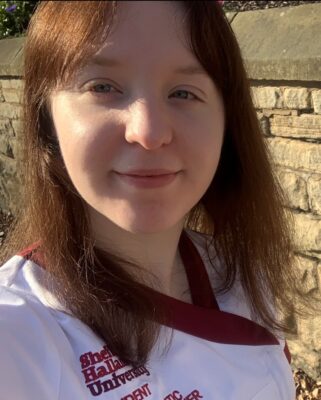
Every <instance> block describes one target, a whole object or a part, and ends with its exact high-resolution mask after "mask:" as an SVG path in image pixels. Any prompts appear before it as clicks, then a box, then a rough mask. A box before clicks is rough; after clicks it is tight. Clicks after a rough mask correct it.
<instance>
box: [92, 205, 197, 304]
mask: <svg viewBox="0 0 321 400" xmlns="http://www.w3.org/2000/svg"><path fill="white" fill-rule="evenodd" d="M90 219H91V225H92V230H93V234H94V237H95V242H96V246H97V247H99V248H101V249H103V250H105V251H107V252H109V253H111V254H116V255H120V256H121V258H123V259H125V260H130V261H132V262H134V263H135V264H137V265H138V266H139V267H142V268H143V269H144V270H145V271H146V272H147V278H149V276H150V275H151V276H152V277H155V278H156V284H154V283H153V284H150V285H151V286H155V289H157V290H159V291H160V292H162V293H164V294H167V295H169V296H172V297H175V298H178V299H181V300H185V301H190V296H189V294H187V293H186V291H187V289H188V283H187V279H186V274H185V268H184V265H183V263H182V261H181V257H180V254H179V250H178V243H179V238H180V235H181V233H182V230H183V226H184V221H180V222H179V223H177V224H176V225H175V226H173V227H171V228H170V229H168V230H166V231H162V232H157V233H147V234H144V233H132V232H128V231H126V230H124V229H122V228H120V227H118V226H116V225H115V224H114V223H112V222H111V221H109V220H107V219H106V218H101V215H99V214H98V213H97V212H96V211H95V210H90ZM137 278H138V279H141V277H139V276H138V277H137ZM152 281H153V282H155V279H152ZM147 282H150V279H147ZM147 284H149V283H147Z"/></svg>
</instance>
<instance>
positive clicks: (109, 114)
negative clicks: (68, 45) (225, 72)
mask: <svg viewBox="0 0 321 400" xmlns="http://www.w3.org/2000/svg"><path fill="white" fill-rule="evenodd" d="M119 6H120V7H119V11H118V18H117V21H116V23H115V26H114V29H113V31H112V32H111V34H110V35H109V37H108V39H107V41H106V42H105V44H104V46H103V47H102V48H101V49H100V50H99V52H98V53H96V54H95V55H94V56H92V58H91V59H90V61H89V62H88V64H87V65H86V66H85V67H84V68H82V69H81V70H79V71H78V73H77V74H76V76H75V79H74V82H71V84H70V87H68V88H65V89H63V90H57V91H55V92H54V93H53V94H52V96H51V112H52V117H53V122H54V126H55V130H56V134H57V137H58V140H59V144H60V148H61V153H62V156H63V159H64V162H65V165H66V168H67V171H68V173H69V176H70V178H71V180H72V182H73V184H74V186H75V187H76V189H77V190H78V192H79V194H80V196H81V197H82V198H83V199H84V201H85V202H86V203H87V204H88V206H89V210H90V212H91V213H92V215H95V218H96V220H97V216H98V219H99V223H101V224H104V223H106V226H107V224H110V223H113V224H116V225H117V226H118V227H120V228H123V229H125V230H127V231H130V232H133V233H151V232H160V231H163V230H166V229H169V228H171V227H173V226H174V225H177V224H179V223H182V220H183V219H184V217H185V216H186V214H187V213H188V212H189V211H190V210H191V208H192V207H193V206H194V205H195V204H197V203H198V201H199V200H200V199H201V197H202V196H203V194H204V193H205V192H206V190H207V188H208V186H209V185H210V183H211V181H212V179H213V176H214V174H215V171H216V169H217V165H218V161H219V157H220V152H221V147H222V141H223V131H224V108H223V102H222V98H221V96H220V94H219V93H218V90H217V89H216V87H215V85H214V83H213V82H212V80H211V79H210V77H209V76H208V75H207V74H206V73H205V71H204V70H203V68H202V67H201V65H200V64H199V62H198V61H197V59H196V57H195V56H194V54H193V53H192V52H191V50H189V48H188V47H187V45H186V44H185V43H186V32H185V30H184V28H183V25H182V18H183V12H182V10H181V9H180V8H179V5H178V4H177V3H175V2H167V1H164V2H163V1H157V2H154V1H133V2H132V1H130V2H127V1H126V2H119Z"/></svg>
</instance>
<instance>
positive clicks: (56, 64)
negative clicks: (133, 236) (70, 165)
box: [6, 0, 305, 364]
mask: <svg viewBox="0 0 321 400" xmlns="http://www.w3.org/2000/svg"><path fill="white" fill-rule="evenodd" d="M180 3H181V5H182V7H184V10H185V12H186V20H185V21H186V24H187V27H188V31H189V33H190V45H191V49H192V50H193V52H194V54H195V55H196V57H197V58H198V60H199V62H200V63H201V65H202V66H203V67H204V69H205V70H206V71H207V72H208V74H209V76H211V77H212V79H213V81H214V82H215V84H216V86H217V88H218V89H219V91H220V92H221V94H222V96H223V99H224V105H225V117H226V130H225V137H224V143H223V148H222V154H221V158H220V162H219V166H218V170H217V172H216V175H215V177H214V179H213V182H212V183H211V185H210V187H209V189H208V190H207V192H206V193H205V195H204V196H203V198H202V199H201V200H200V202H199V204H197V205H196V206H195V207H194V208H193V210H191V212H190V214H189V218H188V221H187V227H188V228H191V229H194V230H198V231H201V232H206V233H208V234H210V235H211V236H212V244H213V246H214V248H215V250H216V252H217V254H218V258H219V259H220V260H221V262H223V263H224V265H225V266H226V274H225V276H224V282H223V284H222V285H221V287H220V288H218V290H217V291H218V292H220V291H227V290H229V288H230V287H231V286H232V285H233V283H234V280H235V277H236V274H238V275H239V277H240V279H241V282H242V285H243V287H244V289H245V293H246V295H247V297H248V299H249V302H250V304H251V305H252V308H253V310H254V311H255V312H256V314H257V315H258V316H259V317H260V318H261V320H262V323H264V324H266V325H267V326H268V327H270V328H271V329H283V330H285V331H288V330H289V328H288V326H287V325H286V324H285V323H284V322H281V321H280V320H279V319H278V318H276V316H275V314H274V312H272V311H271V307H270V306H271V299H272V300H273V303H274V306H275V307H276V309H277V310H281V311H283V314H284V315H287V314H288V312H289V311H291V310H292V309H293V307H294V306H293V303H294V302H293V296H294V295H296V293H297V290H296V287H295V282H296V279H294V278H293V273H294V268H293V265H292V262H293V253H292V245H291V235H290V232H291V230H290V224H289V219H288V218H287V216H286V212H285V210H284V208H283V207H282V206H281V204H282V203H284V199H283V194H282V191H281V189H280V187H279V185H278V183H277V181H276V179H275V178H274V176H273V173H272V170H271V166H270V162H269V157H268V152H267V149H266V146H265V143H264V140H263V137H262V134H261V132H260V128H259V125H258V121H257V117H256V113H255V110H254V107H253V105H252V101H251V97H250V88H249V82H248V79H247V76H246V73H245V70H244V66H243V63H242V59H241V54H240V50H239V47H238V44H237V41H236V39H235V37H234V34H233V31H232V30H231V28H230V25H229V23H228V21H227V19H226V17H225V15H224V12H223V11H222V10H221V8H220V6H219V5H218V4H217V2H215V1H214V2H210V1H199V0H197V1H188V2H180ZM116 11H117V2H115V1H108V2H106V1H81V2H78V1H63V2H55V1H43V2H41V3H40V5H39V6H38V8H37V11H36V13H35V14H34V16H33V18H32V21H31V24H30V27H29V31H28V37H27V40H26V44H25V75H24V79H25V92H24V147H23V148H24V164H23V167H24V169H25V174H24V178H25V194H24V196H23V198H24V199H25V203H26V204H25V205H24V209H23V216H21V218H19V219H18V223H17V225H16V226H15V227H14V229H13V230H12V232H11V236H10V240H9V241H8V243H7V247H6V254H7V255H8V252H10V251H16V250H17V247H19V248H21V246H27V245H30V243H33V242H35V241H37V240H39V239H41V246H40V248H41V249H43V253H44V255H45V264H46V269H47V270H48V271H49V272H50V273H51V274H52V275H54V276H55V278H56V279H57V281H58V282H59V283H60V285H61V290H60V291H58V292H57V293H56V295H57V296H58V298H59V299H60V300H61V301H62V302H65V303H66V304H67V305H68V307H69V309H70V310H71V312H72V313H73V314H74V315H75V316H77V317H78V318H79V319H80V320H82V321H83V322H85V323H86V324H87V325H88V326H90V327H91V328H92V329H93V330H94V331H95V332H96V333H97V334H98V335H99V336H100V337H101V338H103V339H104V340H105V341H106V343H107V344H108V346H109V348H110V350H111V351H112V352H114V353H115V354H117V355H118V356H119V357H120V358H121V359H122V360H123V361H126V362H130V363H132V364H138V363H142V362H144V361H146V359H147V357H148V354H149V351H150V350H151V348H152V346H153V345H154V343H155V340H156V339H157V337H158V331H159V326H158V325H157V324H156V323H152V322H151V321H153V320H155V318H156V319H158V320H161V311H160V310H155V307H154V305H153V304H152V303H151V301H150V299H149V296H148V294H147V293H146V291H145V290H144V285H143V283H144V282H137V281H136V280H135V279H134V277H133V275H132V274H131V273H130V271H131V269H130V268H124V267H123V266H121V261H122V260H120V259H119V258H117V257H116V256H115V255H113V254H106V253H104V252H102V251H101V250H99V249H97V248H95V247H94V245H93V240H92V238H91V235H90V231H89V220H88V216H87V214H86V209H85V207H84V203H83V201H82V199H81V198H80V196H79V195H78V193H77V192H76V190H75V189H74V187H73V185H72V183H71V181H70V179H69V177H68V174H67V172H66V170H65V167H64V164H63V161H62V157H61V155H60V152H59V146H58V144H57V142H56V139H55V137H54V135H53V132H52V130H53V129H52V122H51V118H50V115H49V113H48V109H47V106H46V101H47V99H48V97H49V93H50V91H51V90H52V89H53V88H54V87H55V86H56V85H57V84H58V83H61V82H64V81H66V80H67V78H68V76H70V75H72V74H73V73H74V72H75V70H76V69H77V68H79V66H80V65H81V64H82V63H83V62H84V61H86V60H87V59H88V57H89V56H90V55H91V54H93V52H95V51H96V49H98V48H99V46H100V45H101V44H102V43H103V41H104V40H105V39H106V37H107V35H108V32H109V29H110V27H111V26H112V24H113V18H114V16H115V14H116ZM106 21H108V24H106ZM84 44H85V46H84ZM214 227H215V229H214ZM213 267H214V268H215V267H216V265H215V264H213ZM304 301H305V300H304V298H302V299H301V302H304ZM128 343H131V344H132V346H129V345H128Z"/></svg>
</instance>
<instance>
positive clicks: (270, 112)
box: [263, 108, 294, 118]
mask: <svg viewBox="0 0 321 400" xmlns="http://www.w3.org/2000/svg"><path fill="white" fill-rule="evenodd" d="M293 111H294V110H282V109H274V110H269V109H266V108H265V109H264V110H263V115H265V116H266V117H268V118H270V117H271V116H272V115H292V113H293Z"/></svg>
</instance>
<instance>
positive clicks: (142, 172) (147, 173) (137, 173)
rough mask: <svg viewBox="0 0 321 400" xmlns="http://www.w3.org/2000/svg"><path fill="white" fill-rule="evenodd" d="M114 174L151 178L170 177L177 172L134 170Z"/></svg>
mask: <svg viewBox="0 0 321 400" xmlns="http://www.w3.org/2000/svg"><path fill="white" fill-rule="evenodd" d="M115 172H116V173H117V174H119V175H127V176H138V177H139V176H142V177H143V176H145V177H149V176H150V177H153V176H162V175H172V174H176V173H177V172H178V171H171V170H168V169H134V170H129V171H125V172H119V171H115Z"/></svg>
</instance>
